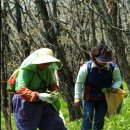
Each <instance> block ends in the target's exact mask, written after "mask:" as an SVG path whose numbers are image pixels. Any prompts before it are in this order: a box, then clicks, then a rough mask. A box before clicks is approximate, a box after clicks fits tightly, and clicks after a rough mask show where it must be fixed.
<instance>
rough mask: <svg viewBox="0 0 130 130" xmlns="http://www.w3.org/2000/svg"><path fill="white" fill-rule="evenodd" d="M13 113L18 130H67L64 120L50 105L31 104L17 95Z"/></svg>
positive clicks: (14, 98) (14, 99)
mask: <svg viewBox="0 0 130 130" xmlns="http://www.w3.org/2000/svg"><path fill="white" fill-rule="evenodd" d="M13 113H14V117H15V121H16V125H17V129H18V130H36V129H37V128H39V129H40V130H66V128H65V126H64V123H63V120H62V119H61V117H60V116H59V115H58V113H56V112H55V109H54V108H53V107H52V105H51V104H48V103H46V104H44V103H30V102H28V101H26V100H24V99H23V98H21V97H20V96H19V95H18V94H15V95H14V96H13Z"/></svg>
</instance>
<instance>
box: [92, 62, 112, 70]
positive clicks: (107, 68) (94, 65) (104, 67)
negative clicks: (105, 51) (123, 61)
mask: <svg viewBox="0 0 130 130" xmlns="http://www.w3.org/2000/svg"><path fill="white" fill-rule="evenodd" d="M92 68H100V67H98V66H97V65H96V63H95V62H94V61H92ZM109 68H110V65H109V62H108V63H107V64H106V65H104V66H103V67H102V68H100V69H106V70H109Z"/></svg>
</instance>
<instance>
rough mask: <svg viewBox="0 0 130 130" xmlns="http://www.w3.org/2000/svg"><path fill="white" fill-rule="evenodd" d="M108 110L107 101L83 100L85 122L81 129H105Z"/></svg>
mask: <svg viewBox="0 0 130 130" xmlns="http://www.w3.org/2000/svg"><path fill="white" fill-rule="evenodd" d="M106 110H107V104H106V101H98V102H90V101H86V100H83V122H82V129H81V130H101V129H103V126H104V117H105V114H106ZM93 118H94V119H93ZM93 120H94V122H93Z"/></svg>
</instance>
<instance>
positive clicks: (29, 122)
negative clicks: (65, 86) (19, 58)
mask: <svg viewBox="0 0 130 130" xmlns="http://www.w3.org/2000/svg"><path fill="white" fill-rule="evenodd" d="M61 66H62V64H61V63H60V60H58V59H57V58H55V57H54V56H53V51H52V50H51V49H49V48H41V49H39V50H36V51H34V52H33V53H32V54H30V55H29V56H28V57H27V58H26V59H25V60H24V61H23V63H22V64H21V67H20V71H19V74H18V76H17V79H16V85H15V90H16V94H14V96H13V99H12V102H13V113H14V117H15V121H16V125H17V129H18V130H37V128H39V129H40V130H66V128H65V126H64V123H63V120H62V118H61V117H60V116H59V113H58V111H57V109H55V108H56V106H57V104H58V99H56V98H57V97H52V96H51V92H53V91H58V90H59V87H58V86H57V84H56V81H55V75H54V73H53V70H54V69H60V67H61ZM47 92H49V93H47ZM53 98H55V99H53ZM53 100H55V104H56V105H55V104H53ZM54 106H55V107H54Z"/></svg>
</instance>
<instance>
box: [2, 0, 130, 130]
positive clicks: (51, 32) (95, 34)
mask: <svg viewBox="0 0 130 130" xmlns="http://www.w3.org/2000/svg"><path fill="white" fill-rule="evenodd" d="M0 8H1V12H0V17H1V24H0V25H1V28H0V29H1V35H0V40H1V52H0V53H1V111H2V113H3V119H4V120H5V129H7V130H11V129H12V123H11V119H12V118H11V115H12V114H11V105H10V95H9V94H7V91H6V85H7V84H6V81H7V79H8V78H9V76H10V74H12V72H13V71H14V70H15V69H16V68H18V67H19V66H20V64H21V63H22V61H23V60H24V59H25V58H26V57H27V56H28V55H29V54H30V53H31V52H33V51H34V50H36V49H39V48H42V47H49V48H51V49H53V50H54V52H55V56H57V57H58V58H59V59H60V60H61V62H62V63H63V65H64V67H63V69H62V71H61V72H60V76H59V84H60V87H61V93H62V98H63V102H65V107H66V109H67V111H65V113H66V112H67V113H68V116H67V117H66V118H67V119H68V120H69V121H70V122H68V124H67V125H68V126H71V125H72V124H73V122H74V124H75V125H74V129H75V130H79V127H78V128H75V126H78V123H79V124H80V123H81V116H82V109H81V107H78V106H74V105H73V99H74V85H75V80H76V77H77V73H78V70H79V68H80V66H81V65H82V64H83V63H84V62H85V61H87V60H89V59H90V58H91V55H90V50H91V47H93V46H95V45H98V44H99V42H100V41H105V42H106V43H107V45H108V46H109V47H111V48H112V51H113V54H114V57H115V62H116V63H117V64H118V66H119V67H120V70H121V74H122V78H123V80H124V81H125V84H126V85H125V88H126V89H127V93H128V94H127V97H126V101H128V102H129V91H130V0H2V1H1V6H0ZM126 86H127V87H126ZM122 109H123V110H124V112H125V113H123V116H125V115H126V116H127V115H130V109H129V104H128V103H127V102H126V105H125V104H124V106H123V108H122ZM128 113H129V114H128ZM126 116H125V117H126ZM119 117H120V116H119ZM121 117H122V116H121ZM121 119H122V118H119V119H118V118H117V117H115V118H114V117H113V119H112V120H114V123H115V120H118V121H119V122H120V121H121ZM122 120H123V124H125V125H124V126H123V125H122V127H121V129H119V123H117V122H116V123H115V125H116V126H117V130H128V128H130V126H129V127H128V125H129V123H128V122H127V121H128V120H130V119H129V118H127V119H126V118H123V119H122ZM106 121H107V119H106ZM75 122H76V123H75ZM108 122H109V123H110V122H111V120H109V121H108ZM71 123H72V124H71ZM109 123H108V124H107V122H106V124H107V125H106V128H105V129H106V130H109V129H108V126H109ZM115 125H113V123H112V124H111V123H110V126H111V127H114V126H115ZM72 126H73V125H72ZM125 126H126V127H125ZM111 127H109V128H110V129H112V128H111ZM126 128H127V129H126ZM5 129H4V130H5ZM70 130H73V129H72V128H71V129H70ZM113 130H116V127H115V128H114V129H113Z"/></svg>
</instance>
